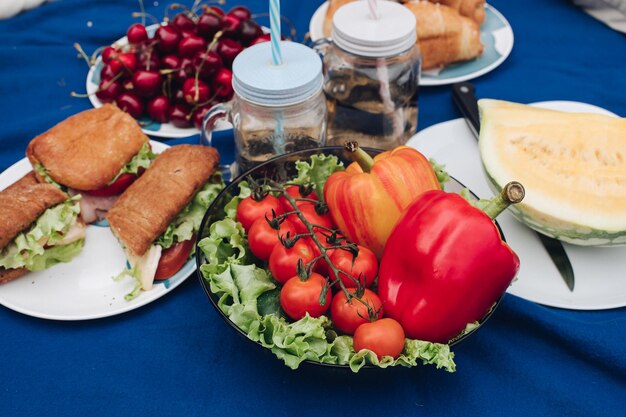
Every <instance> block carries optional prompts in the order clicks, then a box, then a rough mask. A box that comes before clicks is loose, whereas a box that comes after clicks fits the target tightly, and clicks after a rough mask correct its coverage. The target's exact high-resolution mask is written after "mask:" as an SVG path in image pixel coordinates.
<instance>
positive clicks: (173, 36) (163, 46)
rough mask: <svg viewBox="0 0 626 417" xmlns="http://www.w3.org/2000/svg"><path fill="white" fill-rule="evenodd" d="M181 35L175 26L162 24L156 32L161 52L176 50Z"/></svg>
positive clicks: (155, 37)
mask: <svg viewBox="0 0 626 417" xmlns="http://www.w3.org/2000/svg"><path fill="white" fill-rule="evenodd" d="M180 38H181V35H180V33H178V31H177V30H176V29H175V28H174V27H173V26H169V25H166V26H160V27H159V28H158V29H157V30H156V32H155V33H154V39H156V40H157V46H158V48H159V50H160V51H161V52H164V53H169V52H174V51H176V48H178V42H180Z"/></svg>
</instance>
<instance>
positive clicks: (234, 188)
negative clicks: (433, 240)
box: [196, 146, 504, 369]
mask: <svg viewBox="0 0 626 417" xmlns="http://www.w3.org/2000/svg"><path fill="white" fill-rule="evenodd" d="M363 149H364V150H365V151H367V152H368V153H369V154H370V155H372V156H373V155H376V154H378V153H380V152H382V151H381V150H380V149H373V148H363ZM320 153H323V154H327V155H335V156H337V157H338V158H339V160H340V161H341V162H343V163H344V165H346V166H347V165H348V164H349V163H350V162H352V160H351V159H350V157H349V155H348V152H347V151H345V149H344V148H343V147H341V146H329V147H324V148H313V149H306V150H303V151H297V152H292V153H288V154H284V155H280V156H277V157H275V158H272V159H270V160H268V161H266V162H263V163H262V164H260V165H258V166H256V167H255V168H253V169H250V170H249V171H247V172H244V173H242V174H241V175H239V176H238V177H237V178H235V179H234V180H233V181H232V182H230V183H229V184H228V185H227V186H226V187H225V188H224V189H223V190H222V191H221V192H220V193H219V195H218V196H217V197H216V198H215V200H214V201H213V203H211V206H210V207H209V208H208V210H207V212H206V213H205V215H204V218H203V219H202V223H201V225H200V230H199V234H198V239H197V242H200V241H201V240H202V239H203V238H204V237H206V236H207V235H208V233H209V227H210V226H211V224H212V223H213V222H215V221H218V220H221V219H223V218H224V210H223V208H224V206H225V205H226V203H228V202H229V201H230V200H231V199H232V198H233V197H234V196H237V195H238V194H239V183H240V182H241V181H243V180H244V179H245V178H247V177H248V176H252V177H253V178H272V179H275V180H285V179H288V178H293V177H294V176H295V175H296V172H297V171H296V168H295V163H296V161H300V160H308V159H309V158H310V157H311V156H312V155H316V154H320ZM465 188H467V187H465V186H464V185H463V184H461V183H460V182H459V181H457V180H456V179H454V178H452V177H450V179H449V181H447V182H446V183H445V190H446V191H450V192H456V193H458V192H460V191H461V190H463V189H465ZM470 193H471V191H470ZM471 195H472V197H473V198H476V199H478V197H477V196H476V195H475V194H474V193H471ZM495 224H496V226H497V228H498V230H499V231H500V235H501V236H502V239H504V234H503V233H502V229H501V228H500V225H499V224H498V223H497V222H495ZM205 263H206V259H205V258H204V256H203V254H202V250H200V248H198V247H196V266H197V268H196V273H197V275H198V279H199V280H200V285H201V286H202V288H203V289H204V292H205V293H206V295H207V297H208V298H209V300H210V301H211V304H212V305H213V307H215V310H216V311H217V313H218V314H219V315H220V317H222V319H224V321H225V322H226V323H227V324H228V325H229V326H230V327H232V328H233V329H234V330H235V331H236V332H237V333H239V334H240V335H242V336H243V337H244V338H246V340H249V341H250V342H252V343H255V344H257V345H258V346H260V347H262V348H264V347H263V345H261V343H259V342H256V341H253V340H252V339H249V338H248V336H247V334H246V333H245V332H244V331H243V330H241V329H240V328H239V327H238V326H237V325H236V324H235V323H233V322H232V321H231V320H230V319H229V318H228V316H227V315H226V314H225V313H224V312H223V311H222V310H221V309H220V308H219V307H218V300H219V297H218V296H217V295H216V294H214V293H213V292H212V291H211V289H210V287H209V284H208V282H207V280H206V279H204V277H203V276H202V273H201V272H200V267H201V266H202V265H203V264H205ZM503 296H504V294H503V295H502V297H503ZM502 297H500V298H499V299H498V300H497V301H496V303H495V304H494V306H493V307H492V308H491V309H490V310H489V311H488V312H487V314H485V316H484V317H483V318H482V319H481V320H480V321H479V325H478V326H477V327H475V328H474V329H472V330H471V331H469V332H467V333H464V334H462V335H460V336H458V337H457V338H454V339H452V340H451V341H450V342H449V343H448V344H449V345H450V346H454V345H457V344H458V343H460V342H462V341H463V340H465V339H466V338H467V337H469V336H470V335H471V334H473V333H474V332H475V331H476V330H478V328H480V327H481V326H482V325H483V324H484V323H485V322H486V321H487V319H489V317H491V315H492V314H493V313H494V311H495V310H496V308H497V306H498V305H499V304H500V302H501V300H502ZM264 349H265V348H264ZM304 362H307V363H312V364H316V365H321V366H328V367H333V368H348V369H349V367H348V365H337V364H327V363H321V362H315V361H310V360H308V361H304ZM365 367H366V368H369V367H374V366H373V365H366V366H365Z"/></svg>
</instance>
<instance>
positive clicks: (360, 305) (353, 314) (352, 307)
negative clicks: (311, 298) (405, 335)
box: [330, 289, 383, 335]
mask: <svg viewBox="0 0 626 417" xmlns="http://www.w3.org/2000/svg"><path fill="white" fill-rule="evenodd" d="M359 299H360V300H361V301H359V300H357V299H355V298H351V299H350V300H348V297H347V296H346V293H345V292H343V291H339V292H338V293H337V294H335V295H334V296H333V301H332V303H331V305H330V318H331V320H332V321H333V323H334V325H335V327H336V328H337V330H339V331H340V332H342V333H346V334H349V335H352V334H354V332H355V331H356V329H357V328H358V327H359V326H360V325H362V324H363V323H368V322H369V321H370V315H369V311H368V310H371V311H372V313H373V314H375V316H374V319H380V318H382V316H383V308H382V302H381V301H380V298H379V297H378V295H376V293H375V292H374V291H372V290H368V289H365V291H364V292H363V295H362V296H361V297H359ZM364 303H366V304H367V305H365V304H364ZM368 306H369V309H368Z"/></svg>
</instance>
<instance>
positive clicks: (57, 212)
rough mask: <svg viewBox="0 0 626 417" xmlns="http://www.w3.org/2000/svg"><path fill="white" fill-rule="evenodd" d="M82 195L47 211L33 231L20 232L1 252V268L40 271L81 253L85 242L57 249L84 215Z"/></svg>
mask: <svg viewBox="0 0 626 417" xmlns="http://www.w3.org/2000/svg"><path fill="white" fill-rule="evenodd" d="M79 200H80V195H77V196H74V197H72V198H70V199H68V200H66V201H65V202H63V203H61V204H58V205H56V206H54V207H51V208H49V209H47V210H46V211H44V212H43V213H42V214H41V216H39V218H38V219H37V220H36V221H35V223H33V225H32V226H31V227H30V229H28V230H26V231H24V232H22V233H20V234H19V235H17V236H16V237H15V239H13V241H12V242H11V243H9V244H8V245H7V246H6V247H5V248H4V249H3V250H2V252H0V266H1V267H4V268H6V269H12V268H26V269H28V270H30V271H40V270H42V269H45V268H48V267H50V266H52V265H54V264H57V263H59V262H68V261H69V260H71V259H72V258H73V257H74V256H76V254H78V253H79V252H80V250H81V249H82V246H83V241H82V240H79V241H77V242H74V243H71V244H68V245H58V246H55V245H56V244H57V243H58V242H59V241H60V240H61V239H63V235H64V234H66V233H67V232H68V231H69V229H70V227H71V226H72V224H74V222H75V221H76V218H77V217H78V214H79V213H80V202H79Z"/></svg>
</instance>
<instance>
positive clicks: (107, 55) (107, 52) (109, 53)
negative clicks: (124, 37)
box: [101, 46, 120, 64]
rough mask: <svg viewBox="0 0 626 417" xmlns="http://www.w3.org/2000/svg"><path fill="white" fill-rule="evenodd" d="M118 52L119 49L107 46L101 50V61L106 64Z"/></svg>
mask: <svg viewBox="0 0 626 417" xmlns="http://www.w3.org/2000/svg"><path fill="white" fill-rule="evenodd" d="M119 54H120V51H118V50H117V49H115V48H113V47H112V46H107V47H105V48H104V49H103V50H102V55H101V56H102V62H104V63H105V64H108V63H109V62H110V61H111V59H113V58H115V57H117V56H118V55H119Z"/></svg>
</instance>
